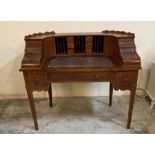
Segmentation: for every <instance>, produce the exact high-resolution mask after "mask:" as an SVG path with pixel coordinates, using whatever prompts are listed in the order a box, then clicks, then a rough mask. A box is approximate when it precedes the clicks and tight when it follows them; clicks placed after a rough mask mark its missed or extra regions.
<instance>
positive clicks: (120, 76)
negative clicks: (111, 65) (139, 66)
mask: <svg viewBox="0 0 155 155" xmlns="http://www.w3.org/2000/svg"><path fill="white" fill-rule="evenodd" d="M115 82H116V83H123V84H125V83H137V72H118V73H116V81H115Z"/></svg>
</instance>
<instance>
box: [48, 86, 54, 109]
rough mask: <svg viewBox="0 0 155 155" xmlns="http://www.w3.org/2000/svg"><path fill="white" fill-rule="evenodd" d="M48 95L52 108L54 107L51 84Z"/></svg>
mask: <svg viewBox="0 0 155 155" xmlns="http://www.w3.org/2000/svg"><path fill="white" fill-rule="evenodd" d="M48 95H49V101H50V107H52V106H53V105H52V86H51V84H50V87H49V90H48Z"/></svg>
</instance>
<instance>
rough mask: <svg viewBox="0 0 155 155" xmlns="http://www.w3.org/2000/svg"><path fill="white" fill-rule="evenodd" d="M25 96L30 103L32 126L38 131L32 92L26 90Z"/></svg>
mask: <svg viewBox="0 0 155 155" xmlns="http://www.w3.org/2000/svg"><path fill="white" fill-rule="evenodd" d="M27 95H28V99H29V103H30V108H31V113H32V118H33V121H34V126H35V129H36V130H38V129H39V128H38V122H37V115H36V110H35V105H34V100H33V93H32V91H31V90H29V89H27Z"/></svg>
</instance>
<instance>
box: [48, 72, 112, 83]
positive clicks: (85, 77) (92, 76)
mask: <svg viewBox="0 0 155 155" xmlns="http://www.w3.org/2000/svg"><path fill="white" fill-rule="evenodd" d="M112 76H113V73H111V72H103V73H101V72H52V73H49V74H48V80H50V81H53V82H82V81H84V82H87V81H88V82H89V81H92V82H93V81H94V82H95V81H96V82H97V81H105V82H108V81H111V78H112Z"/></svg>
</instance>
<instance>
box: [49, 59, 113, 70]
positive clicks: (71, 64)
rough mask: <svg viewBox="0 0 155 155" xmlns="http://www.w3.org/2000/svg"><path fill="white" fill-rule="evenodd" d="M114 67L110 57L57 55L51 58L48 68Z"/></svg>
mask: <svg viewBox="0 0 155 155" xmlns="http://www.w3.org/2000/svg"><path fill="white" fill-rule="evenodd" d="M67 67H68V68H76V67H77V68H98V67H99V68H100V67H101V68H112V67H113V64H112V62H111V60H110V59H109V58H108V57H56V58H54V59H51V61H50V62H49V65H48V68H49V69H52V68H67Z"/></svg>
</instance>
